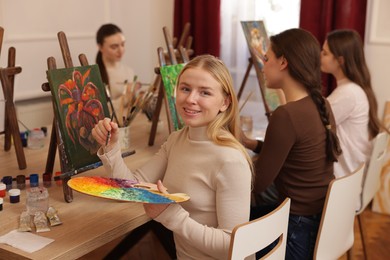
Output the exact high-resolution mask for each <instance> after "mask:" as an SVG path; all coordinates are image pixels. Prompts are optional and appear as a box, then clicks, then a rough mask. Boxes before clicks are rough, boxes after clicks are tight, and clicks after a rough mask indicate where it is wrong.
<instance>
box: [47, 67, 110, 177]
mask: <svg viewBox="0 0 390 260" xmlns="http://www.w3.org/2000/svg"><path fill="white" fill-rule="evenodd" d="M47 78H48V81H49V84H50V89H51V93H52V97H53V103H54V113H55V117H56V119H57V121H58V128H59V134H60V139H61V141H60V142H59V145H63V146H64V147H63V148H64V149H61V150H64V151H65V153H66V159H65V163H66V164H67V167H66V168H67V169H70V170H77V169H80V168H82V167H86V166H88V165H91V164H94V163H96V162H98V161H99V158H98V157H97V156H96V152H97V150H98V148H99V144H98V143H97V142H96V141H95V140H94V138H93V137H92V133H91V131H92V129H93V127H94V126H95V124H96V123H97V122H98V121H99V120H101V119H103V118H104V117H109V111H108V107H107V100H106V96H105V94H104V85H103V82H102V80H101V77H100V72H99V69H98V66H97V65H91V66H81V67H73V68H64V69H54V70H49V71H47ZM60 156H61V155H60ZM63 159H64V158H61V160H62V161H64V160H63Z"/></svg>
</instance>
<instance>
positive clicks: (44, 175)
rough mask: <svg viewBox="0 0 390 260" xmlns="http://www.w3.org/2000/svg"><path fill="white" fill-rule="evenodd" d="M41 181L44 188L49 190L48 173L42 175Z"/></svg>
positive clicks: (49, 178)
mask: <svg viewBox="0 0 390 260" xmlns="http://www.w3.org/2000/svg"><path fill="white" fill-rule="evenodd" d="M42 179H43V186H44V187H46V188H49V187H50V186H51V176H50V173H44V174H43V175H42Z"/></svg>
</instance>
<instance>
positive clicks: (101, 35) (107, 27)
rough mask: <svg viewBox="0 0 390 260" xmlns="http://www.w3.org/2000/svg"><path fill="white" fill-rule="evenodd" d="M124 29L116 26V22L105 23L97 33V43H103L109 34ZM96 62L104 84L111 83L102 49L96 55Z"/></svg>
mask: <svg viewBox="0 0 390 260" xmlns="http://www.w3.org/2000/svg"><path fill="white" fill-rule="evenodd" d="M121 32H122V30H121V29H120V28H119V27H118V26H116V25H115V24H112V23H108V24H103V25H102V26H101V27H100V28H99V30H98V31H97V33H96V43H97V44H99V45H103V43H104V39H105V38H106V37H108V36H111V35H114V34H116V33H121ZM96 64H97V65H98V66H99V70H100V75H101V76H102V81H103V83H104V84H107V85H108V84H109V78H108V74H107V70H106V66H105V65H104V62H103V57H102V53H101V52H100V50H99V51H98V53H97V55H96Z"/></svg>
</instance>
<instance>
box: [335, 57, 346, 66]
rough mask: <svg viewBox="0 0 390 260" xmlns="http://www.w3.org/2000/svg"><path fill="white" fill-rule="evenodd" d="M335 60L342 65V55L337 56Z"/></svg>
mask: <svg viewBox="0 0 390 260" xmlns="http://www.w3.org/2000/svg"><path fill="white" fill-rule="evenodd" d="M337 61H338V62H339V64H340V65H344V62H345V60H344V57H343V56H339V57H337Z"/></svg>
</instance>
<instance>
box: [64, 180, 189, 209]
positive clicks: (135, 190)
mask: <svg viewBox="0 0 390 260" xmlns="http://www.w3.org/2000/svg"><path fill="white" fill-rule="evenodd" d="M68 186H69V187H70V188H72V189H73V190H75V191H78V192H81V193H84V194H88V195H91V196H95V197H100V198H106V199H113V200H120V201H130V202H141V203H153V204H170V203H178V202H184V201H187V200H189V199H190V198H189V196H188V195H187V194H184V193H174V194H163V193H161V192H159V191H158V190H157V186H156V185H155V184H152V183H143V182H137V181H135V180H127V179H117V178H106V177H100V176H92V177H88V176H86V177H76V178H72V179H70V180H69V181H68Z"/></svg>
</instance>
